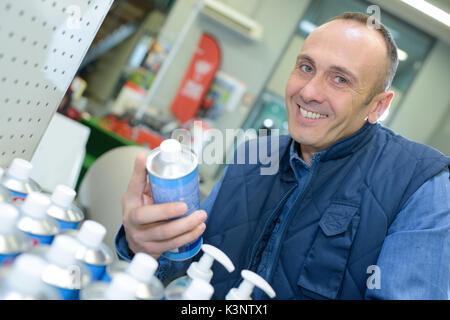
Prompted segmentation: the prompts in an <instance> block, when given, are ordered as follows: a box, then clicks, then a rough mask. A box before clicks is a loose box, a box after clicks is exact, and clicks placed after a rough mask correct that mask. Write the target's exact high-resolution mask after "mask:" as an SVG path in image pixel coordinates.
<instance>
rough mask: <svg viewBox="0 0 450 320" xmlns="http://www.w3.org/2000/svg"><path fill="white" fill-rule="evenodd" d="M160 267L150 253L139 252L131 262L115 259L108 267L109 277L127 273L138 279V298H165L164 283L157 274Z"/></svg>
mask: <svg viewBox="0 0 450 320" xmlns="http://www.w3.org/2000/svg"><path fill="white" fill-rule="evenodd" d="M157 268H158V262H157V261H156V260H155V259H154V258H153V257H152V256H150V255H148V254H146V253H143V252H138V253H136V254H135V255H134V257H133V259H132V260H131V262H126V261H115V262H114V263H112V264H111V265H110V266H108V267H107V272H106V273H105V274H106V275H107V278H106V277H105V278H104V279H103V281H104V282H110V280H109V281H108V278H109V279H111V278H114V276H115V275H116V274H119V273H126V274H129V275H130V276H132V277H133V278H134V279H135V280H137V281H138V287H137V289H136V292H135V295H136V299H138V300H161V299H163V298H164V285H163V284H162V282H161V281H160V280H159V279H158V278H157V277H156V276H155V271H156V269H157Z"/></svg>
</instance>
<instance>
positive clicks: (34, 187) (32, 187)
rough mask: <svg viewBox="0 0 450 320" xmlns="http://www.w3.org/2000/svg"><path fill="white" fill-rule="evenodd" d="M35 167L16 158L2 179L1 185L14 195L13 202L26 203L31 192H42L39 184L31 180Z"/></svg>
mask: <svg viewBox="0 0 450 320" xmlns="http://www.w3.org/2000/svg"><path fill="white" fill-rule="evenodd" d="M31 170H33V165H32V164H31V162H29V161H26V160H24V159H21V158H15V159H13V161H12V162H11V165H10V166H9V168H8V170H7V171H6V172H5V173H4V175H3V177H2V178H1V182H0V184H1V185H3V186H4V187H5V188H7V189H8V190H9V191H10V192H11V194H12V201H14V202H16V201H24V200H25V198H26V197H27V195H28V194H30V193H31V192H33V191H35V192H41V191H42V189H41V187H40V186H39V184H38V183H37V182H36V181H34V180H33V179H31V178H30V174H31Z"/></svg>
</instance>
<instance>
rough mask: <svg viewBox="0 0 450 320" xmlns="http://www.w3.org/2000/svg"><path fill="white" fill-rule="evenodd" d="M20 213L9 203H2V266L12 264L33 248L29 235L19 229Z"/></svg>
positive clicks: (0, 221)
mask: <svg viewBox="0 0 450 320" xmlns="http://www.w3.org/2000/svg"><path fill="white" fill-rule="evenodd" d="M18 220H19V211H18V210H17V209H16V207H15V206H13V205H12V204H8V203H0V266H5V265H9V264H11V263H12V262H13V261H14V259H15V258H16V257H17V256H18V255H20V254H21V253H23V252H25V251H27V250H28V249H29V248H30V247H31V241H30V240H29V239H28V237H27V235H26V234H25V233H24V232H22V231H21V230H19V229H18V228H17V221H18Z"/></svg>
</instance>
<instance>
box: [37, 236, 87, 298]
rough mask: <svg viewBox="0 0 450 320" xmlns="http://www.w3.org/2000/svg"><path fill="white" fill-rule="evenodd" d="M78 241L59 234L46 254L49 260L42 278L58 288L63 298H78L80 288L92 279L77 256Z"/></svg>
mask: <svg viewBox="0 0 450 320" xmlns="http://www.w3.org/2000/svg"><path fill="white" fill-rule="evenodd" d="M78 248H79V244H78V242H77V241H76V240H75V239H74V238H72V237H70V236H68V235H63V234H61V235H57V236H56V237H55V240H54V241H53V243H52V244H51V246H50V247H49V248H48V251H47V252H46V254H45V257H46V260H47V262H48V265H47V267H46V268H45V269H44V272H43V274H42V280H43V281H44V282H45V283H47V284H49V285H51V286H53V287H55V288H57V289H58V291H59V293H60V295H61V298H62V299H63V300H78V299H79V297H80V296H79V294H80V290H82V289H83V288H85V287H86V286H87V285H88V284H89V282H90V281H91V274H90V272H89V270H88V269H87V268H86V266H84V264H83V263H81V262H79V261H78V260H77V259H76V258H75V254H76V252H77V250H78Z"/></svg>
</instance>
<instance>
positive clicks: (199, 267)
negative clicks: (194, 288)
mask: <svg viewBox="0 0 450 320" xmlns="http://www.w3.org/2000/svg"><path fill="white" fill-rule="evenodd" d="M202 250H203V252H204V254H203V256H202V257H201V258H200V260H199V261H198V262H192V263H191V265H190V266H189V268H188V270H187V275H188V276H189V277H191V278H192V279H195V278H200V279H202V280H205V281H206V282H210V281H211V279H212V276H213V272H212V270H211V267H212V264H213V262H214V260H217V261H219V262H220V263H221V264H222V265H223V266H224V267H225V269H227V271H228V272H233V271H234V265H233V262H231V260H230V258H228V257H227V255H226V254H225V253H223V252H222V251H220V250H219V249H217V248H216V247H213V246H212V245H209V244H204V245H202Z"/></svg>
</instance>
